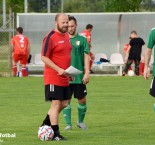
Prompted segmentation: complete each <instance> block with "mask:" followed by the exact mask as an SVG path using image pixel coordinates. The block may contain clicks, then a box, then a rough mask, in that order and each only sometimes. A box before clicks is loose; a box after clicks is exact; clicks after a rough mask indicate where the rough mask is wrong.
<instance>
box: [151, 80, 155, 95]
mask: <svg viewBox="0 0 155 145" xmlns="http://www.w3.org/2000/svg"><path fill="white" fill-rule="evenodd" d="M150 95H151V96H152V97H155V77H153V79H152V81H151V85H150Z"/></svg>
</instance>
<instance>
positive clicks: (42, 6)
mask: <svg viewBox="0 0 155 145" xmlns="http://www.w3.org/2000/svg"><path fill="white" fill-rule="evenodd" d="M27 1H28V12H39V13H46V12H47V0H27ZM2 2H3V1H2V0H1V1H0V5H1V7H2ZM61 2H62V0H50V9H51V12H52V13H58V12H61ZM6 5H7V13H10V12H14V13H23V12H24V0H6ZM63 11H64V12H66V13H67V12H73V13H78V12H83V13H90V12H142V11H152V12H153V11H155V0H63ZM0 13H1V14H2V9H0Z"/></svg>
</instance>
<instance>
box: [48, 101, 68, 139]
mask: <svg viewBox="0 0 155 145" xmlns="http://www.w3.org/2000/svg"><path fill="white" fill-rule="evenodd" d="M61 110H62V101H60V100H52V103H51V108H50V110H49V117H50V122H51V127H52V129H53V131H54V137H53V140H64V139H65V138H64V137H63V136H61V135H60V132H59V125H58V120H59V113H60V112H61Z"/></svg>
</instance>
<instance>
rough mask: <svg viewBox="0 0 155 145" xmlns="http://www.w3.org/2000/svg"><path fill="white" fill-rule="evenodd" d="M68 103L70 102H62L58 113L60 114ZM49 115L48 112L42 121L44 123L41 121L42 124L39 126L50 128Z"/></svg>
mask: <svg viewBox="0 0 155 145" xmlns="http://www.w3.org/2000/svg"><path fill="white" fill-rule="evenodd" d="M69 101H70V100H64V101H62V103H61V109H60V112H61V110H62V109H63V108H65V107H66V106H67V104H68V102H69ZM60 112H59V113H60ZM49 114H50V110H49V111H48V114H47V115H46V117H45V119H44V121H43V123H42V125H41V126H43V125H48V126H51V122H50V115H49Z"/></svg>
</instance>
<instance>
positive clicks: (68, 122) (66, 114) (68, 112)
mask: <svg viewBox="0 0 155 145" xmlns="http://www.w3.org/2000/svg"><path fill="white" fill-rule="evenodd" d="M62 112H63V116H64V119H65V122H66V125H67V126H72V123H71V105H70V103H69V104H68V105H67V107H65V108H64V109H63V111H62Z"/></svg>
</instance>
